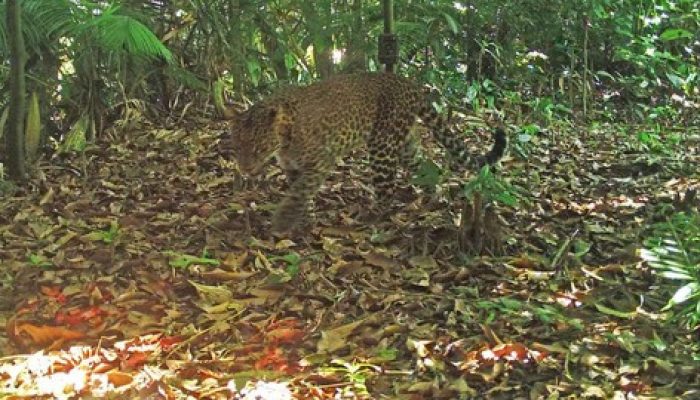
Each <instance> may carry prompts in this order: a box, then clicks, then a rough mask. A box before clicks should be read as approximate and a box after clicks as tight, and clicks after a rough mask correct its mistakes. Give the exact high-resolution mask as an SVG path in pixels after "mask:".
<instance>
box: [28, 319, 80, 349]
mask: <svg viewBox="0 0 700 400" xmlns="http://www.w3.org/2000/svg"><path fill="white" fill-rule="evenodd" d="M15 331H16V333H17V334H22V333H26V334H27V335H29V336H30V337H31V340H32V342H34V343H35V344H38V345H48V344H51V343H54V342H56V341H57V340H63V341H67V340H76V339H81V338H83V337H84V336H85V335H84V334H83V333H82V332H78V331H72V330H70V329H66V328H62V327H60V326H49V325H32V324H21V325H17V326H16V327H15Z"/></svg>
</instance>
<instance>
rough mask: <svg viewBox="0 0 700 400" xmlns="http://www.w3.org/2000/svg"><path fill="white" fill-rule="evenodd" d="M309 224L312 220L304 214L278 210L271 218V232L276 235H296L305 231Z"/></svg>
mask: <svg viewBox="0 0 700 400" xmlns="http://www.w3.org/2000/svg"><path fill="white" fill-rule="evenodd" d="M311 224H312V219H311V217H310V216H309V215H307V214H306V213H303V212H293V211H292V210H285V209H280V210H278V212H276V213H275V215H274V216H273V217H272V226H271V230H272V233H274V234H277V235H290V234H291V235H296V234H299V233H301V232H303V231H305V230H306V229H307V228H309V227H310V226H311Z"/></svg>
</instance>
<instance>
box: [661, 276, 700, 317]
mask: <svg viewBox="0 0 700 400" xmlns="http://www.w3.org/2000/svg"><path fill="white" fill-rule="evenodd" d="M693 297H700V283H698V282H690V283H688V284H686V285H683V286H681V287H680V288H679V289H678V290H676V293H674V294H673V297H671V300H669V301H668V304H666V306H664V308H662V311H667V310H669V309H670V308H671V307H673V306H675V305H676V304H683V303H685V302H686V301H688V300H689V299H691V298H693Z"/></svg>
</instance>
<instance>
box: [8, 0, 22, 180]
mask: <svg viewBox="0 0 700 400" xmlns="http://www.w3.org/2000/svg"><path fill="white" fill-rule="evenodd" d="M6 4H7V8H6V13H7V32H8V42H9V48H10V105H9V117H8V130H7V135H5V147H6V150H7V172H8V176H9V177H10V179H12V180H13V181H15V182H21V181H24V180H25V179H26V178H27V170H26V165H25V156H24V100H25V93H24V60H25V54H24V38H23V37H22V27H21V10H20V5H19V4H18V1H17V0H7V3H6Z"/></svg>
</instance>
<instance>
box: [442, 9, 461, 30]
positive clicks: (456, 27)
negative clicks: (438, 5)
mask: <svg viewBox="0 0 700 400" xmlns="http://www.w3.org/2000/svg"><path fill="white" fill-rule="evenodd" d="M442 15H443V16H444V17H445V21H447V26H449V27H450V30H452V33H455V34H456V33H459V31H460V27H459V24H458V23H457V21H456V20H455V19H454V17H452V16H451V15H450V14H448V13H442Z"/></svg>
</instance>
